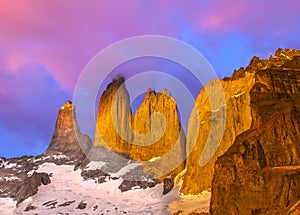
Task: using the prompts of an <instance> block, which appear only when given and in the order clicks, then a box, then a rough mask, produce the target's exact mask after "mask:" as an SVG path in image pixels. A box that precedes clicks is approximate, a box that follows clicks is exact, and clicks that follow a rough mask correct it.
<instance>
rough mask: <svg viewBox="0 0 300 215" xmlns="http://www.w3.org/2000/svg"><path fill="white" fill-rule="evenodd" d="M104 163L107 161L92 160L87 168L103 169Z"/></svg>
mask: <svg viewBox="0 0 300 215" xmlns="http://www.w3.org/2000/svg"><path fill="white" fill-rule="evenodd" d="M104 165H106V163H105V162H103V161H91V162H90V163H89V164H88V166H87V167H86V168H85V170H97V169H101V167H103V166H104Z"/></svg>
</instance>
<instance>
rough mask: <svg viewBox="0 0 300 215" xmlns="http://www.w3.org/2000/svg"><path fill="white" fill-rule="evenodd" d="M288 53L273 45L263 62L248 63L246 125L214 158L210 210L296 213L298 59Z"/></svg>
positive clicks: (299, 165)
mask: <svg viewBox="0 0 300 215" xmlns="http://www.w3.org/2000/svg"><path fill="white" fill-rule="evenodd" d="M294 55H299V52H297V51H294V50H281V49H279V50H277V52H276V53H275V56H274V57H273V56H271V57H270V59H269V61H263V63H264V64H265V66H264V67H260V66H257V67H255V66H253V65H252V68H254V69H255V70H256V71H255V70H254V79H255V84H254V85H253V87H252V88H251V90H250V108H251V116H252V124H251V128H250V129H247V130H246V131H244V132H243V133H241V134H240V135H238V136H237V137H236V140H235V142H234V144H233V145H232V146H231V147H230V148H229V150H228V151H227V152H226V153H225V154H224V155H223V156H221V157H219V158H218V160H217V161H216V164H215V174H214V177H213V182H212V198H211V208H210V211H211V214H245V215H247V214H292V213H294V214H297V210H298V209H297V207H298V204H299V199H300V195H299V193H300V145H299V143H300V136H299V134H300V72H299V70H300V66H299V64H300V61H299V59H300V58H299V57H297V56H294ZM250 65H251V63H250Z"/></svg>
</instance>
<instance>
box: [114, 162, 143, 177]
mask: <svg viewBox="0 0 300 215" xmlns="http://www.w3.org/2000/svg"><path fill="white" fill-rule="evenodd" d="M138 166H140V164H139V163H131V164H128V165H127V166H124V167H123V168H122V169H120V170H119V172H116V173H109V174H110V175H111V177H117V178H119V177H120V176H122V175H125V174H126V173H127V172H129V171H130V170H132V169H134V168H135V167H138Z"/></svg>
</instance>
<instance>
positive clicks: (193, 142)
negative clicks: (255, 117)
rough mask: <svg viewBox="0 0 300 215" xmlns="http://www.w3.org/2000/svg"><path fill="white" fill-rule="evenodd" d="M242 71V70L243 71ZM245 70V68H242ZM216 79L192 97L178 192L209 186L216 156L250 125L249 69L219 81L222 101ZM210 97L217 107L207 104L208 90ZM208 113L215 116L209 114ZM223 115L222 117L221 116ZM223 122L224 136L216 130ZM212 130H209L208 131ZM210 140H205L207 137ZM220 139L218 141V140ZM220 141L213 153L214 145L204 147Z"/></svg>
mask: <svg viewBox="0 0 300 215" xmlns="http://www.w3.org/2000/svg"><path fill="white" fill-rule="evenodd" d="M243 72H244V71H243ZM244 73H245V72H244ZM217 81H218V80H216V81H213V82H210V83H209V84H208V85H207V86H206V87H205V88H203V89H202V91H201V92H200V94H199V96H198V97H197V98H196V105H195V107H194V109H193V111H192V113H191V115H190V119H189V124H188V133H187V139H186V143H187V150H188V151H189V152H190V153H189V155H188V157H187V171H186V174H185V175H184V180H183V186H182V188H181V192H182V193H184V194H198V193H200V192H201V191H203V190H205V189H208V188H210V187H211V180H212V176H213V168H214V163H215V161H216V159H217V158H218V157H219V156H221V155H222V154H223V153H224V152H225V151H227V149H228V148H229V147H230V146H231V144H232V143H233V141H234V139H235V137H236V136H237V135H238V134H240V133H242V132H243V131H245V130H247V129H249V128H250V125H251V120H252V117H251V111H250V89H251V87H252V86H253V84H254V78H253V73H246V74H244V75H243V77H241V78H239V79H233V80H230V81H228V80H227V81H225V80H222V81H220V84H221V86H222V87H223V90H224V96H225V101H219V99H220V96H221V95H220V94H219V91H216V90H214V88H215V87H217V85H218V83H217ZM210 91H211V92H212V93H213V94H212V95H211V96H210V98H211V101H212V102H214V103H217V109H214V108H212V107H211V105H210V101H209V99H208V93H207V92H210ZM212 113H214V114H215V116H214V117H213V116H212ZM225 116H226V117H225ZM222 123H224V126H225V129H224V134H223V135H224V136H223V138H222V134H220V133H218V132H219V131H220V130H222V129H221V128H219V127H218V126H219V125H220V124H222ZM210 132H212V133H210ZM209 136H210V138H211V141H210V142H208V138H209ZM219 138H220V139H221V138H222V139H221V142H220V140H219ZM218 142H220V145H219V147H218V149H217V151H216V153H214V149H213V148H211V149H208V150H206V151H204V146H205V145H206V144H210V145H213V144H217V143H218ZM210 154H212V155H213V156H212V157H211V159H209V158H208V159H207V160H209V161H208V163H206V164H201V161H200V159H201V156H202V157H205V156H209V155H210Z"/></svg>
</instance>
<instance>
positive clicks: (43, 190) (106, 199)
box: [0, 163, 180, 215]
mask: <svg viewBox="0 0 300 215" xmlns="http://www.w3.org/2000/svg"><path fill="white" fill-rule="evenodd" d="M137 165H138V164H137V163H132V164H129V165H127V166H125V167H124V168H122V169H121V170H120V171H119V172H118V173H119V174H122V173H124V172H127V171H128V170H129V169H132V168H135V167H136V166H137ZM73 168H74V166H72V165H56V164H53V163H45V164H43V165H41V166H40V167H39V169H38V170H37V172H46V173H53V175H52V178H51V183H50V184H48V185H46V186H41V187H39V191H38V193H37V194H36V195H34V196H32V197H31V198H28V199H26V201H24V202H22V203H20V204H19V207H18V208H17V209H15V211H14V213H15V214H34V213H38V214H40V215H43V214H59V213H69V214H84V213H86V214H101V213H103V214H116V215H118V214H158V215H160V214H168V212H167V211H166V210H167V205H168V204H169V203H170V202H173V201H175V200H178V199H179V198H180V195H179V192H178V189H179V188H178V187H177V188H175V189H173V190H172V191H171V192H170V193H168V194H167V195H164V196H163V195H162V191H163V184H159V185H157V186H155V187H153V188H147V189H145V190H141V189H136V190H129V191H127V192H125V193H122V192H121V191H120V190H119V189H118V186H119V185H120V183H121V182H122V180H121V179H118V180H110V181H109V182H106V183H101V184H98V183H95V182H94V180H86V181H83V178H82V177H81V176H80V174H81V171H80V170H76V171H73ZM49 201H54V202H57V203H56V205H55V206H54V207H52V206H49V205H48V206H47V204H45V203H47V202H49ZM68 201H74V203H72V204H70V205H66V206H60V207H58V205H61V204H64V203H66V202H68ZM81 202H83V203H86V204H87V205H86V208H85V209H82V210H81V209H78V208H77V206H78V204H79V203H81ZM29 204H31V205H32V206H35V207H36V209H34V210H30V211H28V212H24V209H25V208H26V207H27V206H28V205H29ZM96 206H97V207H96ZM0 214H2V213H0ZM8 214H13V213H12V212H10V213H8Z"/></svg>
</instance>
